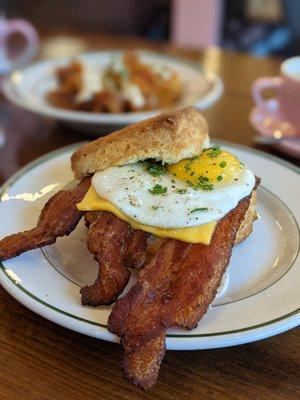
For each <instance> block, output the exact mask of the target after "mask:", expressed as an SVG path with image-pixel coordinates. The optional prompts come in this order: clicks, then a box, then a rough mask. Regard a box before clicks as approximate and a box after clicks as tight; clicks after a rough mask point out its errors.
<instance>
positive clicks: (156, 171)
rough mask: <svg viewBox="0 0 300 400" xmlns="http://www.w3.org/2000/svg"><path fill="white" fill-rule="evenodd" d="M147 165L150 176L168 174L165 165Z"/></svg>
mask: <svg viewBox="0 0 300 400" xmlns="http://www.w3.org/2000/svg"><path fill="white" fill-rule="evenodd" d="M145 165H146V170H147V171H148V172H149V174H151V175H153V176H160V175H164V174H165V173H166V172H167V169H166V167H165V166H164V165H162V164H161V163H158V162H150V161H148V162H145Z"/></svg>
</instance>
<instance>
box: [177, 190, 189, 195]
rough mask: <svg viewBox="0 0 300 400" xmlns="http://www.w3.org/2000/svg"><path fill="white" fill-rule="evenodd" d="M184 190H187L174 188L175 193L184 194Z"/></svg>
mask: <svg viewBox="0 0 300 400" xmlns="http://www.w3.org/2000/svg"><path fill="white" fill-rule="evenodd" d="M186 192H187V190H186V189H177V190H176V193H179V194H184V193H186Z"/></svg>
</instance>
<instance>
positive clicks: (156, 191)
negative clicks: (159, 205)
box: [149, 185, 168, 195]
mask: <svg viewBox="0 0 300 400" xmlns="http://www.w3.org/2000/svg"><path fill="white" fill-rule="evenodd" d="M167 190H168V188H167V187H162V186H161V185H155V186H153V188H152V189H149V192H150V193H152V194H153V195H158V194H165V193H167Z"/></svg>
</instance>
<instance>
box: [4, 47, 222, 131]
mask: <svg viewBox="0 0 300 400" xmlns="http://www.w3.org/2000/svg"><path fill="white" fill-rule="evenodd" d="M117 53H119V51H118V52H117V51H103V52H98V53H89V54H82V55H80V56H77V57H76V58H78V59H79V60H82V61H83V62H90V63H93V64H95V65H98V66H99V67H100V68H104V67H105V66H107V64H108V63H109V61H110V60H111V57H112V56H113V55H115V54H117ZM139 56H140V58H141V59H142V60H144V61H145V62H147V63H150V64H155V65H156V66H157V65H168V66H170V67H171V68H173V69H174V70H176V71H178V72H179V73H180V74H181V76H182V79H183V81H184V96H183V99H182V100H181V101H180V102H178V103H177V104H176V107H174V108H182V107H184V106H188V105H194V106H196V107H198V108H200V109H204V108H207V107H210V106H211V105H212V104H214V103H215V102H216V101H217V100H218V99H219V97H220V96H221V94H222V93H223V83H222V80H221V78H220V77H219V76H218V75H216V74H215V73H213V72H208V71H204V70H203V69H202V67H201V66H200V65H199V64H198V65H197V64H192V63H190V62H188V61H184V60H179V59H175V58H172V57H168V56H164V55H159V54H156V53H152V52H146V51H140V52H139ZM69 62H70V59H69V58H62V59H57V60H49V61H44V62H39V63H35V64H32V65H31V66H28V67H25V68H22V69H18V70H16V71H14V72H13V73H12V74H11V75H9V76H8V78H6V79H5V80H4V82H3V93H4V94H5V96H6V97H7V99H9V100H10V101H12V102H13V103H14V104H16V105H18V106H20V107H22V108H25V109H26V110H29V111H32V112H34V113H37V114H40V115H42V116H47V117H52V118H54V119H56V120H59V121H62V122H64V123H67V124H68V125H71V126H72V127H74V128H78V129H81V130H84V131H88V132H89V133H98V134H99V133H103V132H104V131H105V130H107V129H108V128H110V129H111V127H120V126H125V125H128V124H132V123H134V122H138V121H141V120H143V119H146V118H149V117H151V116H154V115H156V114H159V113H160V112H161V111H162V110H156V111H151V112H129V113H119V114H108V113H89V112H79V111H72V110H63V109H59V108H57V107H53V106H51V105H50V104H49V103H48V102H47V101H46V99H45V94H46V93H48V92H49V91H50V90H51V89H53V88H55V87H56V83H55V78H54V70H55V69H56V68H57V67H58V66H62V65H67V64H68V63H69Z"/></svg>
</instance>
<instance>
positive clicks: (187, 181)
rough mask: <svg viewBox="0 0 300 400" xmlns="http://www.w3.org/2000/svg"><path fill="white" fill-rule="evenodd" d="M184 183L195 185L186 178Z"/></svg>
mask: <svg viewBox="0 0 300 400" xmlns="http://www.w3.org/2000/svg"><path fill="white" fill-rule="evenodd" d="M186 183H187V184H188V185H189V186H195V185H194V184H193V182H192V181H190V180H189V179H187V180H186Z"/></svg>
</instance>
